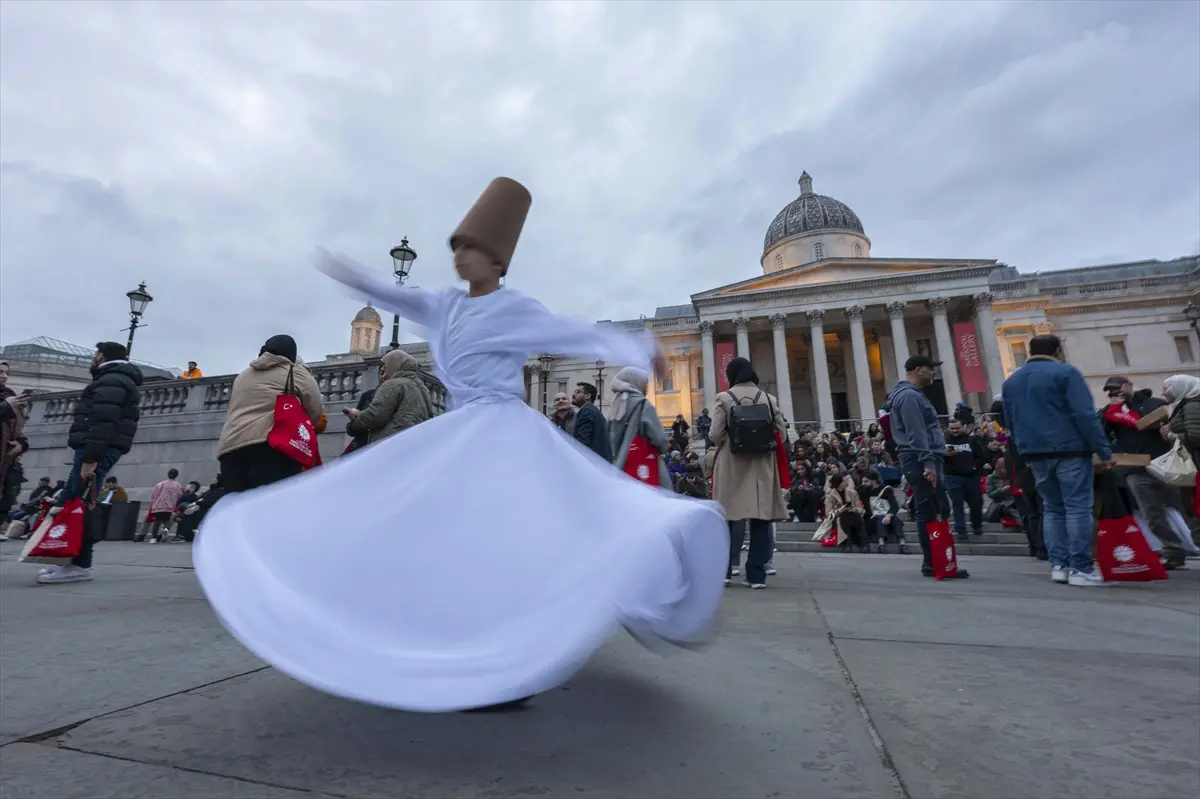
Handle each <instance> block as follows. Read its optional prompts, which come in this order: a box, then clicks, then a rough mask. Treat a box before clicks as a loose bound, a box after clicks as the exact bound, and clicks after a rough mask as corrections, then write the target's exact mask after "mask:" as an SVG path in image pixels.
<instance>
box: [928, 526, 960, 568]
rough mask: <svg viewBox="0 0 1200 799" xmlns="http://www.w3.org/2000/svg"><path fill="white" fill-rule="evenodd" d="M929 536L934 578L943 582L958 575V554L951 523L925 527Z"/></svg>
mask: <svg viewBox="0 0 1200 799" xmlns="http://www.w3.org/2000/svg"><path fill="white" fill-rule="evenodd" d="M925 532H926V533H928V534H929V559H930V560H931V561H932V562H933V576H934V578H935V579H938V580H943V579H945V578H947V577H953V576H954V575H956V574H958V553H957V550H955V548H954V536H953V534H951V532H950V522H948V521H945V520H942V521H937V522H929V523H928V524H926V525H925Z"/></svg>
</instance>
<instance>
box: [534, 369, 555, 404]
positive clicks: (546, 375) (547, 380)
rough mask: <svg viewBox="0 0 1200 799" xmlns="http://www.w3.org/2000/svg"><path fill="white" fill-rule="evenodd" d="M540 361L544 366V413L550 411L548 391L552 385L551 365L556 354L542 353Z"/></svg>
mask: <svg viewBox="0 0 1200 799" xmlns="http://www.w3.org/2000/svg"><path fill="white" fill-rule="evenodd" d="M538 363H539V364H541V366H542V413H549V412H550V411H549V410H547V408H548V405H547V403H546V393H547V390H548V389H549V386H550V367H551V366H553V365H554V356H553V355H542V356H540V357H539V358H538Z"/></svg>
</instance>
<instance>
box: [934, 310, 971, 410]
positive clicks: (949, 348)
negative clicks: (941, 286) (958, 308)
mask: <svg viewBox="0 0 1200 799" xmlns="http://www.w3.org/2000/svg"><path fill="white" fill-rule="evenodd" d="M926 305H927V306H928V307H929V310H930V311H931V312H932V313H933V335H934V338H935V339H936V340H937V351H938V358H939V359H940V360H941V362H942V388H943V389H944V390H945V392H946V405H948V406H949V407H950V408H953V407H954V406H955V404H956V403H959V402H962V398H963V395H962V382H961V381H960V380H959V379H958V357H957V353H956V352H955V349H954V338H953V337H952V336H951V335H950V321H949V320H948V319H947V318H946V308H947V306H949V305H950V300H949V298H947V297H934V298H933V299H932V300H930V301H929V302H927V303H926ZM951 413H953V410H952V411H951Z"/></svg>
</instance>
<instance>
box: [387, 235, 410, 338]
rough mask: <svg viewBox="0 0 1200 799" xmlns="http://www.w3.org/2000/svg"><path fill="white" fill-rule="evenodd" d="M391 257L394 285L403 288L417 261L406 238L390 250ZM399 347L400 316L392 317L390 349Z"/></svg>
mask: <svg viewBox="0 0 1200 799" xmlns="http://www.w3.org/2000/svg"><path fill="white" fill-rule="evenodd" d="M390 255H391V256H392V264H393V268H392V272H393V273H394V274H395V275H396V285H397V286H403V285H404V279H405V278H406V277H408V273H409V271H410V270H411V269H412V262H413V261H415V260H417V251H416V250H414V249H413V248H412V247H409V246H408V236H405V237H404V238H402V239H400V243H399V244H397V245H396V246H395V247H393V248H392V249H391V253H390ZM399 346H400V314H394V315H393V316H392V344H391V348H392V349H396V348H398V347H399Z"/></svg>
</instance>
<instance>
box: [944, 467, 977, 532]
mask: <svg viewBox="0 0 1200 799" xmlns="http://www.w3.org/2000/svg"><path fill="white" fill-rule="evenodd" d="M946 490H947V491H948V492H949V493H950V508H951V509H952V510H953V511H954V532H956V533H958V534H959V535H960V536H962V535H966V534H967V520H966V519H965V518H964V516H966V514H964V513H963V502H966V503H967V507H968V508H970V509H971V532H973V533H978V532H981V531H982V530H983V490H982V488H981V487H980V485H979V475H975V476H974V477H970V476H968V477H964V476H962V475H959V474H948V475H946Z"/></svg>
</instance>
